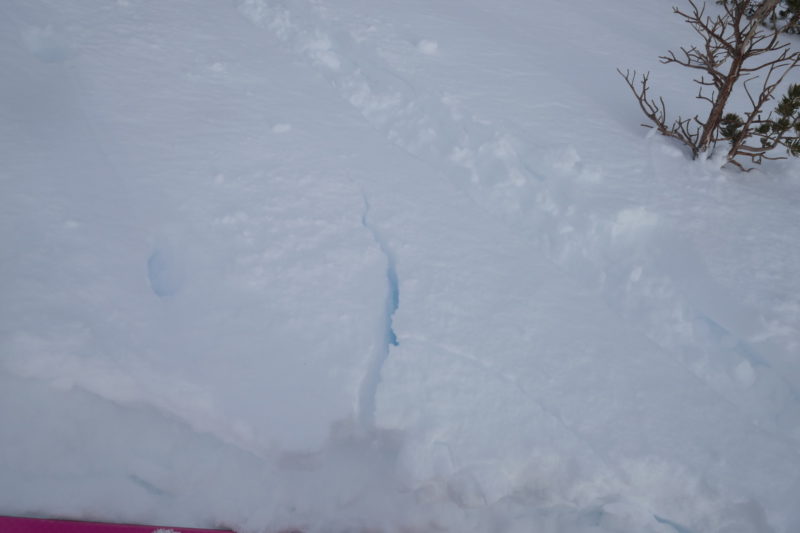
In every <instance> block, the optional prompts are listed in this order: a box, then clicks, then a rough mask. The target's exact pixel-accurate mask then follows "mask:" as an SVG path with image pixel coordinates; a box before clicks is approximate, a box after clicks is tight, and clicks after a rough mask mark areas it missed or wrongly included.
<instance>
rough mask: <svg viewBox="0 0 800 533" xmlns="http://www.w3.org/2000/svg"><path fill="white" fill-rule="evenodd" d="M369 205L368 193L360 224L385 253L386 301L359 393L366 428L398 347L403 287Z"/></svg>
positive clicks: (360, 416)
mask: <svg viewBox="0 0 800 533" xmlns="http://www.w3.org/2000/svg"><path fill="white" fill-rule="evenodd" d="M369 212H370V204H369V200H368V199H367V196H366V195H364V211H363V212H362V215H361V225H362V226H364V228H365V229H366V230H367V231H369V232H370V234H371V235H372V238H373V239H374V241H375V243H376V244H377V245H378V247H379V248H380V250H381V252H383V254H384V256H386V285H387V291H386V303H385V307H384V310H383V313H384V322H383V342H382V343H380V344H379V345H378V346H376V347H375V353H374V354H373V357H372V361H371V362H370V364H369V366H368V367H367V372H366V374H365V375H364V379H363V381H362V382H361V390H360V392H359V406H358V407H359V413H358V419H359V422H360V423H361V426H362V427H363V428H364V429H372V428H374V427H375V405H376V396H377V394H378V387H379V385H380V382H381V371H382V370H383V365H384V364H385V363H386V360H387V359H388V358H389V351H390V350H391V347H392V346H397V345H398V342H397V335H396V334H395V332H394V328H393V325H392V320H393V317H394V313H395V312H396V311H397V308H398V307H399V306H400V286H399V283H398V281H397V267H396V263H395V258H394V254H393V253H392V251H391V249H390V248H389V246H388V244H387V242H386V239H384V238H383V236H382V235H381V233H380V232H379V231H378V229H377V228H376V227H375V226H373V225H372V224H371V223H370V221H369Z"/></svg>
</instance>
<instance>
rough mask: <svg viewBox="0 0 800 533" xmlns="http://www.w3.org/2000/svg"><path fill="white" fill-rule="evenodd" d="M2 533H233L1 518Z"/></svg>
mask: <svg viewBox="0 0 800 533" xmlns="http://www.w3.org/2000/svg"><path fill="white" fill-rule="evenodd" d="M0 532H2V533H232V532H231V531H229V530H223V529H195V528H190V527H174V526H170V527H166V526H137V525H130V524H106V523H101V522H78V521H74V520H44V519H40V518H16V517H11V516H0Z"/></svg>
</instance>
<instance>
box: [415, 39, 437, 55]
mask: <svg viewBox="0 0 800 533" xmlns="http://www.w3.org/2000/svg"><path fill="white" fill-rule="evenodd" d="M417 50H419V51H420V52H422V53H423V54H425V55H429V56H432V55H436V54H437V53H438V52H439V43H437V42H436V41H431V40H428V39H422V40H421V41H420V42H418V43H417Z"/></svg>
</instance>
